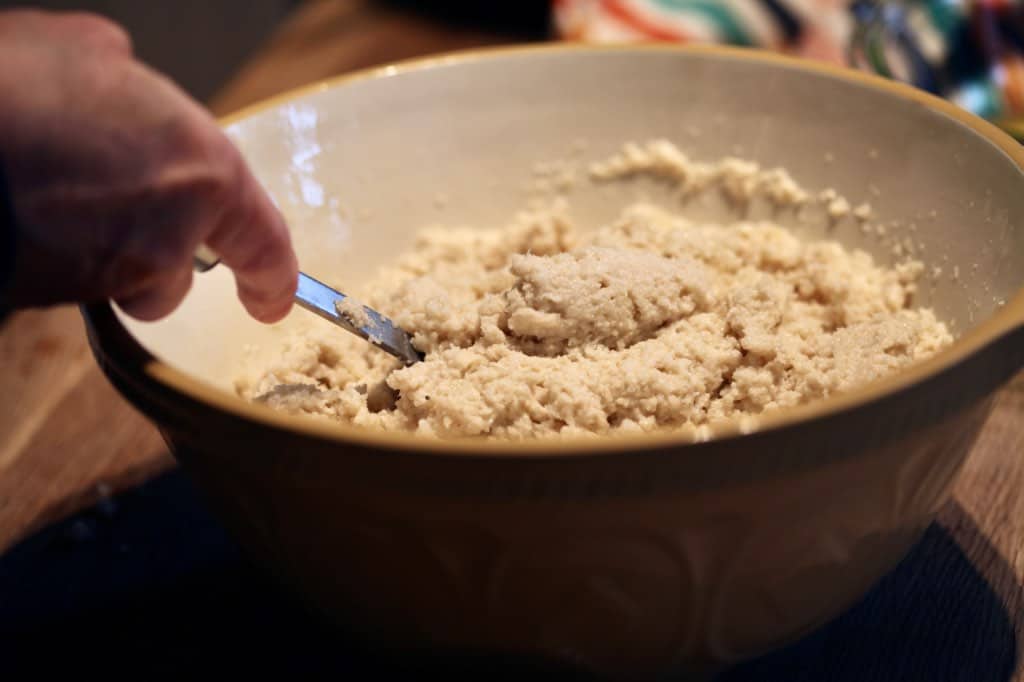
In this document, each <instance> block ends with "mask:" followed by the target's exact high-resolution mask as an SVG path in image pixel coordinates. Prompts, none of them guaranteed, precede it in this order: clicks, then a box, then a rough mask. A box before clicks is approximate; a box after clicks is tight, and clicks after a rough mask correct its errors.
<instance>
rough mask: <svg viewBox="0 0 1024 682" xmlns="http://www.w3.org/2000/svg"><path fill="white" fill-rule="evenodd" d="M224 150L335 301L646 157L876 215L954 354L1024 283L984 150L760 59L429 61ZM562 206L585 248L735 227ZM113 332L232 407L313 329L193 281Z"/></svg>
mask: <svg viewBox="0 0 1024 682" xmlns="http://www.w3.org/2000/svg"><path fill="white" fill-rule="evenodd" d="M228 131H229V134H230V135H231V136H232V138H233V139H234V140H235V141H236V142H237V144H238V145H239V146H240V148H241V149H242V151H243V153H244V154H245V156H246V157H247V159H248V160H249V162H250V163H251V165H252V167H253V168H254V170H255V172H256V174H257V175H258V177H259V178H260V180H261V181H262V182H263V183H264V184H265V185H266V187H267V188H268V189H269V191H270V192H271V194H272V195H273V197H274V199H275V201H276V202H277V203H278V205H279V206H280V208H281V209H282V211H283V212H284V214H285V215H286V217H287V218H288V220H289V222H290V224H291V227H292V230H293V235H294V239H295V243H296V248H297V250H298V253H299V258H300V263H301V265H302V268H303V269H304V270H305V271H306V272H308V273H310V274H313V275H314V276H318V277H321V278H323V279H324V280H326V281H328V282H330V283H332V284H334V285H335V286H336V287H338V288H339V289H341V290H342V291H349V292H358V291H359V289H360V286H361V284H362V282H363V280H364V279H365V278H366V277H367V276H368V275H371V274H372V273H373V272H374V271H375V270H376V269H377V268H378V267H379V266H380V265H382V264H384V263H387V262H389V261H390V260H392V259H393V258H394V257H395V256H396V255H397V254H398V253H399V252H401V251H402V250H403V249H404V248H406V247H407V246H408V245H409V244H410V242H411V238H412V236H413V235H414V234H415V232H416V231H417V230H418V229H420V228H422V227H424V226H427V225H430V224H438V223H441V224H446V225H452V226H460V227H476V228H486V227H497V226H500V225H502V224H504V223H505V222H506V221H507V220H508V219H509V218H511V217H512V216H513V215H514V214H515V212H516V211H518V210H520V209H522V208H523V206H524V205H525V204H526V202H527V200H528V199H529V198H531V196H533V195H532V193H531V191H530V190H529V188H528V185H529V184H530V180H531V178H533V177H534V176H533V172H534V170H535V169H536V164H537V163H538V162H546V161H566V162H572V163H575V164H578V165H579V167H580V168H583V169H585V167H586V164H587V163H588V162H589V161H594V160H599V159H601V158H604V157H606V156H608V155H609V154H611V153H614V152H615V151H617V150H618V149H619V148H620V147H621V146H622V144H623V143H625V142H629V141H638V142H642V141H646V140H649V139H653V138H667V139H669V140H672V141H673V142H675V143H676V144H677V145H678V146H679V147H680V148H681V149H682V150H683V151H684V152H685V153H686V154H687V155H689V156H690V157H691V158H695V159H698V160H717V159H719V158H721V157H723V156H729V155H734V156H740V157H743V158H748V159H751V160H755V161H757V162H759V163H761V164H762V165H763V166H766V167H772V166H782V167H784V168H786V169H787V170H789V172H790V173H791V174H792V176H793V177H794V178H795V179H796V180H797V182H798V183H799V184H801V185H802V186H803V187H805V188H806V189H808V190H809V191H812V192H816V191H820V190H822V189H825V188H834V189H836V190H837V191H838V192H839V193H840V194H841V195H843V196H845V197H846V198H847V199H849V200H850V202H851V203H853V204H858V203H860V202H869V203H870V204H871V206H872V209H873V214H874V219H873V220H872V221H871V222H872V223H875V224H877V223H881V224H883V225H884V226H885V229H886V231H887V234H888V235H889V236H890V237H891V236H892V235H893V234H899V235H900V241H901V242H905V241H906V240H909V241H910V243H911V244H912V245H913V246H914V248H915V250H916V251H917V252H918V257H920V258H921V259H922V260H923V261H924V262H925V264H926V265H927V266H928V275H927V277H926V278H925V281H924V283H923V285H922V287H921V290H920V294H919V302H920V303H922V304H924V305H930V306H933V307H934V308H935V309H936V312H937V313H938V314H939V315H940V316H941V317H942V318H943V319H945V320H946V321H947V322H949V323H950V324H951V326H952V327H953V329H954V331H956V332H963V331H965V330H967V329H969V328H970V327H971V326H973V325H974V324H976V323H977V322H980V321H981V320H983V319H984V318H986V317H987V316H989V315H990V314H992V313H993V311H995V310H996V309H997V308H998V307H999V306H1000V305H1001V303H1002V302H1003V301H1005V300H1008V299H1009V298H1011V297H1012V296H1013V294H1014V293H1015V292H1016V291H1017V290H1018V289H1020V287H1021V286H1022V281H1024V227H1022V226H1024V191H1022V190H1024V184H1022V182H1021V179H1022V178H1021V172H1020V170H1019V169H1018V168H1017V166H1016V165H1015V164H1014V163H1013V162H1012V161H1011V160H1010V159H1009V157H1007V156H1006V155H1005V154H1004V153H1003V152H1002V151H1001V150H1000V149H999V148H998V147H997V146H996V145H994V144H993V143H991V142H990V141H988V140H987V139H985V138H984V137H982V136H981V135H980V134H978V133H977V132H975V131H974V130H972V129H971V128H970V127H968V126H966V125H964V124H963V123H961V122H959V121H958V120H955V119H954V118H952V117H950V116H948V115H947V114H944V113H941V112H939V111H936V110H933V109H931V108H929V107H927V106H925V105H923V104H921V103H920V102H917V101H913V100H911V99H907V98H904V97H901V96H899V95H896V94H894V93H893V92H891V91H888V90H886V89H884V88H878V87H874V86H870V85H866V84H865V83H864V82H862V81H860V80H856V79H852V78H846V77H841V76H837V75H835V74H834V73H832V74H830V73H825V72H823V71H819V70H815V69H810V68H808V67H805V66H801V65H799V64H795V63H790V62H780V61H778V60H772V59H763V58H761V57H758V56H756V55H740V54H737V53H735V52H719V51H692V50H681V49H639V48H637V49H625V50H623V49H602V48H561V49H542V50H532V51H531V50H525V51H510V52H497V53H493V54H485V55H483V56H477V57H472V56H471V57H468V58H461V57H460V58H450V59H440V60H437V61H435V62H433V63H430V64H428V65H423V64H419V65H416V66H412V67H403V68H392V69H387V70H383V71H379V72H378V73H377V76H376V77H373V78H362V79H355V80H352V81H348V82H344V83H342V84H339V85H337V86H334V87H323V88H319V89H314V90H312V91H307V92H306V93H305V94H303V95H301V96H299V97H297V98H294V99H291V100H288V101H284V102H282V103H277V104H273V105H272V106H268V107H265V108H262V109H258V110H256V111H255V113H252V114H251V115H247V116H245V117H243V118H241V119H239V120H236V121H235V122H233V123H231V124H230V125H229V126H228ZM568 197H569V200H570V205H571V213H572V216H573V218H574V219H575V220H576V222H577V223H578V224H579V225H581V226H583V227H596V226H599V225H600V224H602V223H603V222H605V221H607V220H609V219H611V218H612V217H614V216H615V215H616V214H617V212H618V210H619V209H621V207H622V206H623V205H624V204H625V203H627V202H628V201H629V200H631V199H635V198H638V197H643V198H648V199H651V200H655V201H658V202H667V203H668V204H669V205H674V206H675V207H676V208H677V209H678V210H681V211H683V212H684V213H687V214H708V215H709V216H710V215H711V214H716V213H720V212H722V211H723V210H727V209H726V208H725V207H724V206H723V205H722V204H720V203H715V202H714V201H708V202H691V203H690V204H688V205H686V206H685V207H683V206H681V205H679V204H678V200H677V199H673V198H671V197H670V196H669V194H668V193H667V192H666V191H665V190H664V189H663V188H661V187H660V186H659V185H658V184H657V183H645V182H643V181H637V182H630V183H622V184H615V185H609V186H601V187H595V186H591V185H590V184H589V183H587V182H583V181H582V179H581V181H580V182H577V183H576V185H575V186H574V188H573V189H572V191H571V192H570V193H569V195H568ZM673 202H674V203H673ZM754 210H757V209H756V208H755V209H754ZM777 219H778V220H779V221H780V222H782V223H784V224H787V225H788V226H790V227H792V228H793V229H795V230H798V231H800V232H801V233H802V234H805V235H807V236H809V237H819V238H820V237H823V236H828V237H830V238H834V239H837V240H839V241H841V242H842V243H844V244H846V245H848V246H854V247H859V248H863V249H866V250H868V251H869V252H871V253H872V254H874V255H875V256H876V258H878V259H879V260H881V261H883V262H891V261H892V260H893V259H894V254H893V249H892V244H891V242H888V243H887V242H884V241H883V239H881V238H880V237H879V236H878V235H877V234H874V233H871V234H866V233H865V232H864V230H862V229H861V225H860V224H859V223H858V221H856V220H854V219H852V218H849V219H844V220H840V221H839V222H837V223H835V222H831V223H830V222H829V221H828V220H825V219H807V217H806V216H805V217H804V218H803V219H800V220H798V219H797V218H796V217H795V216H793V215H790V214H786V215H783V214H779V215H778V216H777ZM124 321H125V323H126V325H127V327H128V328H129V330H130V331H131V333H132V334H133V335H135V337H136V338H137V339H139V340H140V342H141V343H142V344H143V345H144V346H146V347H147V348H148V349H149V350H150V351H151V352H153V353H154V354H155V355H156V356H158V357H161V358H162V359H164V360H165V361H166V362H168V363H170V364H172V365H175V366H177V367H178V368H180V369H183V370H185V371H186V372H189V373H191V374H193V375H195V376H196V377H199V378H202V379H203V380H205V381H208V382H211V383H214V384H216V385H219V386H222V387H225V388H230V386H231V385H232V381H233V379H234V377H236V376H237V375H238V374H239V373H240V372H241V371H242V365H243V363H245V362H254V361H255V362H259V358H260V356H270V355H272V354H274V353H275V352H276V351H277V349H278V348H279V344H280V343H281V342H282V340H283V338H284V335H285V334H286V332H287V331H288V330H290V329H294V328H296V327H300V326H305V325H321V324H327V323H326V322H323V321H321V320H319V319H317V318H315V317H314V316H312V315H310V314H309V313H307V312H305V311H301V310H296V311H295V312H293V313H292V314H291V315H290V316H289V317H288V318H287V319H286V320H285V321H284V322H282V323H281V324H278V325H275V326H273V327H265V326H262V325H259V324H257V323H255V322H253V321H251V320H250V319H248V318H247V317H246V315H245V314H244V312H243V310H242V308H241V306H240V305H238V304H237V303H236V302H235V299H234V286H233V283H232V281H231V277H230V273H229V272H227V271H226V270H225V269H224V268H217V269H215V270H214V271H212V272H209V273H206V274H203V275H198V276H197V277H196V280H195V284H194V286H193V288H192V291H191V293H190V294H189V295H188V298H187V299H186V301H185V303H184V304H183V305H182V307H181V308H180V309H179V310H178V311H177V312H175V313H174V314H173V315H171V316H170V317H168V318H166V319H164V320H162V321H160V322H157V323H150V324H144V323H139V322H136V321H133V320H128V319H126V318H125V319H124ZM338 333H339V334H342V333H344V332H342V331H340V330H339V331H338ZM246 347H248V348H247V350H248V354H246V353H243V352H242V350H243V348H246Z"/></svg>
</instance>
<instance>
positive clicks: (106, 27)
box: [67, 12, 132, 54]
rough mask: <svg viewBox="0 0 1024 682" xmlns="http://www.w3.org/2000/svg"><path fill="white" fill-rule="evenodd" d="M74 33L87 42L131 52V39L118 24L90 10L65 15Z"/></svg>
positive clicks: (104, 47)
mask: <svg viewBox="0 0 1024 682" xmlns="http://www.w3.org/2000/svg"><path fill="white" fill-rule="evenodd" d="M67 20H68V21H69V22H70V24H71V27H72V28H73V30H74V31H75V34H76V35H77V36H79V38H80V39H82V40H84V41H85V42H87V43H88V44H90V45H92V46H94V47H98V48H101V49H105V50H114V51H116V52H120V53H124V54H131V52H132V39H131V36H130V35H129V34H128V31H126V30H125V29H124V28H123V27H122V26H121V25H120V24H118V23H116V22H114V21H111V20H110V19H107V18H106V17H104V16H102V15H99V14H93V13H90V12H75V13H73V14H72V15H70V16H68V17H67Z"/></svg>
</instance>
